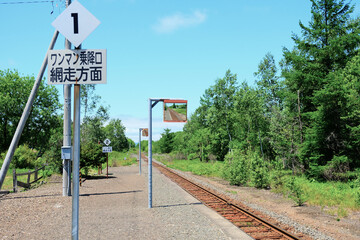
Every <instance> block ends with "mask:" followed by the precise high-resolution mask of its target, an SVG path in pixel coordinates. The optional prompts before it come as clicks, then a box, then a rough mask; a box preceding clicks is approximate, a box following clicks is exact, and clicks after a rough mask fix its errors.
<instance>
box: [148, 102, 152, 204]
mask: <svg viewBox="0 0 360 240" xmlns="http://www.w3.org/2000/svg"><path fill="white" fill-rule="evenodd" d="M148 167H149V170H148V177H149V186H148V188H149V208H152V99H151V98H149V143H148Z"/></svg>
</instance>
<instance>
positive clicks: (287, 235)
mask: <svg viewBox="0 0 360 240" xmlns="http://www.w3.org/2000/svg"><path fill="white" fill-rule="evenodd" d="M153 164H154V166H155V167H157V168H159V170H160V168H161V169H164V171H167V172H170V173H171V174H173V175H176V177H178V178H181V179H182V180H184V181H186V182H187V183H189V184H191V185H193V186H195V187H197V188H199V189H201V190H202V191H204V192H206V193H207V194H209V195H211V196H213V197H215V198H216V199H218V200H219V201H221V202H223V203H224V204H226V205H228V206H229V207H232V208H235V209H236V210H237V211H240V212H241V213H243V214H244V215H246V216H248V217H249V218H252V219H254V220H255V221H256V222H258V223H259V224H261V225H263V226H265V227H267V228H270V229H272V230H273V231H274V232H276V233H278V234H280V235H281V236H284V237H285V238H287V239H296V240H299V239H300V238H299V237H297V236H295V235H293V234H292V233H290V232H288V231H286V230H284V229H282V228H280V227H278V226H276V225H274V224H271V223H269V222H268V221H266V220H265V219H263V218H261V217H259V216H257V215H255V214H253V213H251V212H249V211H248V210H246V209H244V208H242V207H240V206H238V205H236V204H233V203H231V202H229V201H228V200H227V199H225V198H223V197H220V196H219V195H217V194H215V193H213V192H211V191H209V190H208V189H206V188H204V187H203V186H200V185H199V184H196V183H194V182H192V181H190V180H189V179H187V178H185V177H183V176H181V175H179V174H178V173H176V172H174V171H173V170H171V169H169V168H168V167H165V166H163V165H160V164H158V163H156V162H153ZM183 189H184V190H185V191H186V192H188V193H189V194H191V195H192V196H194V197H195V198H197V199H199V198H198V197H197V196H196V195H195V194H194V193H192V192H191V191H189V190H187V189H186V188H183ZM199 200H200V201H201V202H203V203H204V204H205V205H207V206H208V207H210V208H213V207H212V206H210V205H209V204H207V203H206V202H204V201H202V200H201V199H199ZM229 221H231V220H229ZM239 228H241V227H239Z"/></svg>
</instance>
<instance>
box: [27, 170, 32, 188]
mask: <svg viewBox="0 0 360 240" xmlns="http://www.w3.org/2000/svg"><path fill="white" fill-rule="evenodd" d="M30 177H31V171H30V170H29V172H28V179H27V185H28V188H30Z"/></svg>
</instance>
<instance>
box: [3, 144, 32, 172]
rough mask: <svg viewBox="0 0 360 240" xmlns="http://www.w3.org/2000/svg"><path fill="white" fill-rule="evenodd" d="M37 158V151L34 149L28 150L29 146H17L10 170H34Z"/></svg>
mask: <svg viewBox="0 0 360 240" xmlns="http://www.w3.org/2000/svg"><path fill="white" fill-rule="evenodd" d="M37 156H38V151H36V150H35V149H31V148H29V146H27V145H26V144H25V145H21V146H19V147H18V148H17V149H16V150H15V153H14V157H13V159H12V161H11V164H10V167H11V168H34V167H35V165H36V160H37Z"/></svg>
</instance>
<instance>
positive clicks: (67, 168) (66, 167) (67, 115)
mask: <svg viewBox="0 0 360 240" xmlns="http://www.w3.org/2000/svg"><path fill="white" fill-rule="evenodd" d="M70 4H71V0H67V1H66V7H68V6H69V5H70ZM65 49H71V43H70V41H69V40H67V39H65ZM63 89H64V90H63V91H64V130H63V146H71V85H68V84H66V85H64V86H63ZM63 196H71V159H64V160H63Z"/></svg>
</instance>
